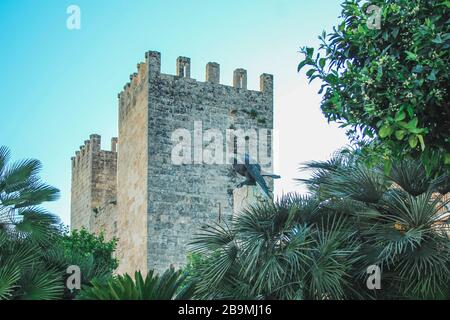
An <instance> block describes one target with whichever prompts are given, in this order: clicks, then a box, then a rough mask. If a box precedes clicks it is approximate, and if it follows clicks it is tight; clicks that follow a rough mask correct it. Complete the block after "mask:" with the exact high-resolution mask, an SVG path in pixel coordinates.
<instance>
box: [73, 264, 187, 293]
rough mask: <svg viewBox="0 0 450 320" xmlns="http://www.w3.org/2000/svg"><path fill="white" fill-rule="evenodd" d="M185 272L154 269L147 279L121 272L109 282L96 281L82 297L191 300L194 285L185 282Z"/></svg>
mask: <svg viewBox="0 0 450 320" xmlns="http://www.w3.org/2000/svg"><path fill="white" fill-rule="evenodd" d="M184 282H185V275H184V274H183V273H182V271H175V270H174V269H173V268H171V269H168V270H166V272H164V274H162V275H158V274H155V272H154V271H153V270H151V271H150V272H149V273H148V274H147V276H146V277H145V279H144V278H143V277H142V274H141V272H135V274H134V280H133V279H132V278H131V277H130V276H129V275H128V274H125V275H119V276H116V277H114V278H111V279H109V280H108V281H106V282H102V281H98V280H94V281H92V287H88V288H85V289H83V290H82V291H81V293H80V295H79V296H78V299H82V300H187V299H190V298H191V297H192V293H193V287H192V286H191V285H183V283H184Z"/></svg>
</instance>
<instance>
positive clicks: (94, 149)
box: [71, 134, 118, 166]
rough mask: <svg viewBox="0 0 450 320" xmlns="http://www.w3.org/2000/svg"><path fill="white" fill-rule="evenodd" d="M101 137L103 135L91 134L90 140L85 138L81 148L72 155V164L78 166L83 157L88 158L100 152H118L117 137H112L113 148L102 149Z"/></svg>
mask: <svg viewBox="0 0 450 320" xmlns="http://www.w3.org/2000/svg"><path fill="white" fill-rule="evenodd" d="M101 139H102V137H101V136H100V135H98V134H91V135H90V136H89V140H85V141H84V144H83V145H81V146H80V150H77V151H75V156H74V157H71V160H72V166H76V165H77V164H79V163H80V161H82V160H83V159H87V158H88V157H91V156H93V155H94V154H98V153H102V152H104V153H108V152H112V153H116V152H117V144H118V139H117V138H116V137H114V138H112V139H111V150H110V151H109V150H102V149H101Z"/></svg>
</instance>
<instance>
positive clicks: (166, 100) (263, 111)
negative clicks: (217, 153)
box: [148, 56, 273, 271]
mask: <svg viewBox="0 0 450 320" xmlns="http://www.w3.org/2000/svg"><path fill="white" fill-rule="evenodd" d="M158 59H159V56H158ZM155 60H156V61H158V60H157V59H155ZM178 61H183V62H184V63H186V61H187V62H188V63H190V60H188V59H187V58H179V60H178ZM189 67H190V65H188V69H187V72H186V66H185V68H184V71H185V73H184V74H181V75H178V76H171V75H167V74H160V73H159V72H158V71H159V70H160V69H159V66H158V67H156V68H155V70H157V71H156V72H155V74H154V75H153V76H152V77H151V78H150V85H149V98H148V100H149V121H148V128H149V129H148V141H149V142H148V147H149V149H148V157H149V161H148V197H149V201H148V205H149V207H148V268H155V269H156V270H158V271H162V270H164V269H165V268H167V267H169V266H170V265H173V266H175V267H181V266H182V265H184V264H185V262H186V254H187V250H188V243H189V242H190V240H191V239H192V236H193V234H195V233H196V232H198V230H199V227H200V226H201V225H203V224H204V223H211V222H214V221H219V220H220V219H229V218H230V217H231V216H232V212H233V209H232V207H233V200H232V193H233V189H234V188H235V186H236V184H237V183H238V181H241V179H243V178H242V177H240V178H237V177H236V175H235V173H234V172H233V171H232V169H231V165H230V164H219V165H216V164H213V165H208V164H188V165H174V164H172V163H171V151H172V147H173V142H172V141H171V134H172V132H173V131H174V130H176V129H178V128H186V129H188V130H189V131H190V132H191V133H193V126H194V121H201V122H202V125H203V130H207V129H211V128H215V129H219V130H220V131H221V132H222V133H223V135H224V136H225V130H226V129H248V128H267V129H271V128H272V127H273V94H272V92H273V90H272V77H271V76H270V75H262V76H261V79H262V80H261V88H262V90H264V91H252V90H247V89H246V85H247V81H246V71H245V70H243V69H238V70H237V72H235V83H234V86H235V87H231V86H226V85H221V84H219V83H218V81H219V76H218V75H217V72H218V64H214V63H210V64H208V67H207V79H210V80H209V81H207V82H199V81H196V80H194V79H190V78H189V77H187V76H186V74H190V72H189ZM177 70H179V68H177ZM208 71H209V72H210V73H211V72H216V74H208ZM240 78H241V79H240ZM242 78H243V79H242ZM239 79H240V80H239ZM224 144H225V142H224ZM224 154H225V146H224ZM270 168H271V166H269V167H268V169H269V170H270Z"/></svg>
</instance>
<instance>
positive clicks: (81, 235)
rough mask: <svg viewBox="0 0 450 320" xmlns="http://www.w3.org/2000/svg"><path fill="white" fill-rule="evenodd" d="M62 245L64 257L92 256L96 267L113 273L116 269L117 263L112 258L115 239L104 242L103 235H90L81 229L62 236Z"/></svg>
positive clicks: (115, 244)
mask: <svg viewBox="0 0 450 320" xmlns="http://www.w3.org/2000/svg"><path fill="white" fill-rule="evenodd" d="M62 245H63V247H64V253H65V255H66V256H70V255H80V256H83V257H89V256H92V258H93V259H94V260H95V263H96V264H97V265H101V266H102V267H103V268H105V269H106V270H107V271H109V272H112V271H114V270H115V269H116V268H117V267H118V261H117V259H116V258H114V257H113V253H114V250H115V249H116V246H117V239H113V240H111V241H105V238H104V235H103V234H99V235H95V234H91V233H89V232H87V231H86V230H85V229H84V228H83V229H81V230H74V231H72V233H71V234H70V235H66V236H64V237H63V239H62Z"/></svg>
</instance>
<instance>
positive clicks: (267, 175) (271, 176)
mask: <svg viewBox="0 0 450 320" xmlns="http://www.w3.org/2000/svg"><path fill="white" fill-rule="evenodd" d="M262 176H263V177H269V178H272V179H280V178H281V177H280V176H279V175H277V174H270V173H267V174H262Z"/></svg>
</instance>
